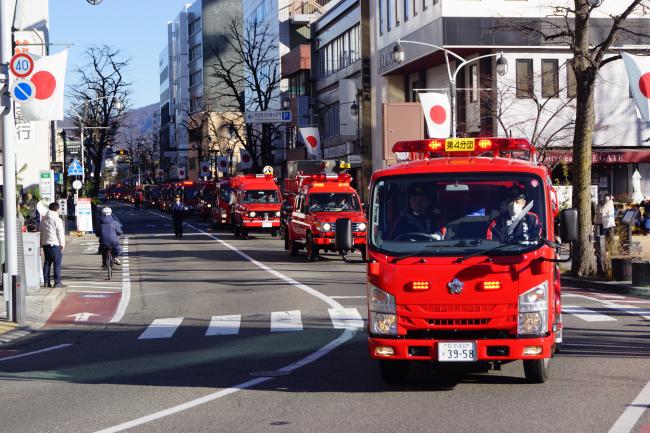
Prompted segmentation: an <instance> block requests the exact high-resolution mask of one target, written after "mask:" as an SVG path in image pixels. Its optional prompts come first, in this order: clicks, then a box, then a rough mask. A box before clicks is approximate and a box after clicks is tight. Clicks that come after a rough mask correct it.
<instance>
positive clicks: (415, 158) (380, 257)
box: [367, 138, 577, 383]
mask: <svg viewBox="0 0 650 433" xmlns="http://www.w3.org/2000/svg"><path fill="white" fill-rule="evenodd" d="M393 151H394V152H395V153H396V155H398V156H401V157H402V158H403V159H406V158H408V156H410V161H408V162H404V163H400V164H397V165H394V166H391V167H389V168H386V169H384V170H379V171H376V172H375V173H374V174H373V176H372V179H371V185H370V209H369V221H370V224H369V228H368V262H369V263H368V267H367V292H368V310H369V314H368V333H369V338H368V348H369V352H370V356H371V357H373V358H375V359H377V360H379V366H380V372H381V376H382V378H383V379H384V381H386V382H388V383H399V382H401V381H403V380H404V379H405V378H406V376H407V375H408V371H409V368H410V365H411V362H413V361H428V362H432V363H434V364H438V363H439V365H441V364H447V363H449V364H451V363H460V364H463V363H464V364H465V365H469V364H477V363H480V364H481V365H482V366H485V367H488V368H490V367H492V368H498V367H499V366H500V365H501V364H504V363H508V362H512V361H515V360H523V366H524V373H525V377H526V379H527V380H528V381H529V382H532V383H541V382H545V381H546V379H547V367H548V364H549V361H550V359H551V357H552V356H553V354H554V352H555V350H556V349H557V347H558V345H559V344H561V330H562V321H561V299H560V293H561V287H560V273H559V268H558V266H557V262H558V261H559V260H560V259H559V252H560V244H559V243H556V242H557V241H556V233H555V225H554V217H556V216H557V215H558V213H559V212H558V201H557V194H556V192H555V190H554V188H553V186H552V183H551V179H550V177H549V172H548V169H547V167H546V166H544V165H542V164H540V163H538V162H537V160H536V155H535V149H534V148H533V147H532V146H531V145H530V143H528V141H527V140H525V139H508V138H476V139H474V138H463V139H456V138H453V139H431V140H417V141H407V142H398V143H396V144H395V146H394V148H393ZM559 216H560V229H561V231H562V241H564V242H571V241H573V240H575V239H576V237H577V212H576V210H575V209H566V210H564V211H563V212H562V213H561V214H560V215H559Z"/></svg>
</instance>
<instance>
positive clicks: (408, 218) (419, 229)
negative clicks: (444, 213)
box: [391, 184, 445, 241]
mask: <svg viewBox="0 0 650 433" xmlns="http://www.w3.org/2000/svg"><path fill="white" fill-rule="evenodd" d="M407 197H408V209H406V210H404V211H403V212H402V213H401V214H400V216H399V218H397V220H396V221H395V224H394V226H393V229H392V230H391V233H392V236H391V238H392V239H395V240H413V241H417V240H426V238H429V240H441V239H443V238H444V233H445V228H444V227H443V225H442V221H441V218H440V211H439V210H438V209H433V206H432V200H431V197H430V195H429V193H428V192H427V189H426V187H425V186H424V185H422V184H413V185H410V186H409V187H408V189H407Z"/></svg>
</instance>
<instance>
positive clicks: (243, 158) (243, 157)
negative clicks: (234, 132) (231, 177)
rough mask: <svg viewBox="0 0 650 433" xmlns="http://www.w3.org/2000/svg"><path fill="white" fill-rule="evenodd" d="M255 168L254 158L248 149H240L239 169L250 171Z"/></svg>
mask: <svg viewBox="0 0 650 433" xmlns="http://www.w3.org/2000/svg"><path fill="white" fill-rule="evenodd" d="M252 166H253V158H251V154H250V153H248V151H247V150H246V149H239V168H240V169H242V170H246V169H249V168H251V167H252Z"/></svg>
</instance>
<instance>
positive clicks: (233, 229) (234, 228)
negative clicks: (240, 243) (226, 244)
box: [232, 224, 241, 238]
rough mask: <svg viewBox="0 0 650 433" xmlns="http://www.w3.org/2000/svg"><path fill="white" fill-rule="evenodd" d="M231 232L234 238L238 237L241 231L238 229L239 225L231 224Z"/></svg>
mask: <svg viewBox="0 0 650 433" xmlns="http://www.w3.org/2000/svg"><path fill="white" fill-rule="evenodd" d="M232 232H233V234H234V235H235V237H236V238H238V237H239V235H240V234H241V232H240V231H239V226H236V225H234V224H233V226H232Z"/></svg>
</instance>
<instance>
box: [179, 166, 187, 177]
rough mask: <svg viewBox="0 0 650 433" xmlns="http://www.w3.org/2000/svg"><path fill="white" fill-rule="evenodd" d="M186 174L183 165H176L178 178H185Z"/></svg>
mask: <svg viewBox="0 0 650 433" xmlns="http://www.w3.org/2000/svg"><path fill="white" fill-rule="evenodd" d="M186 174H187V171H186V170H185V167H178V178H179V179H185V175H186Z"/></svg>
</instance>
